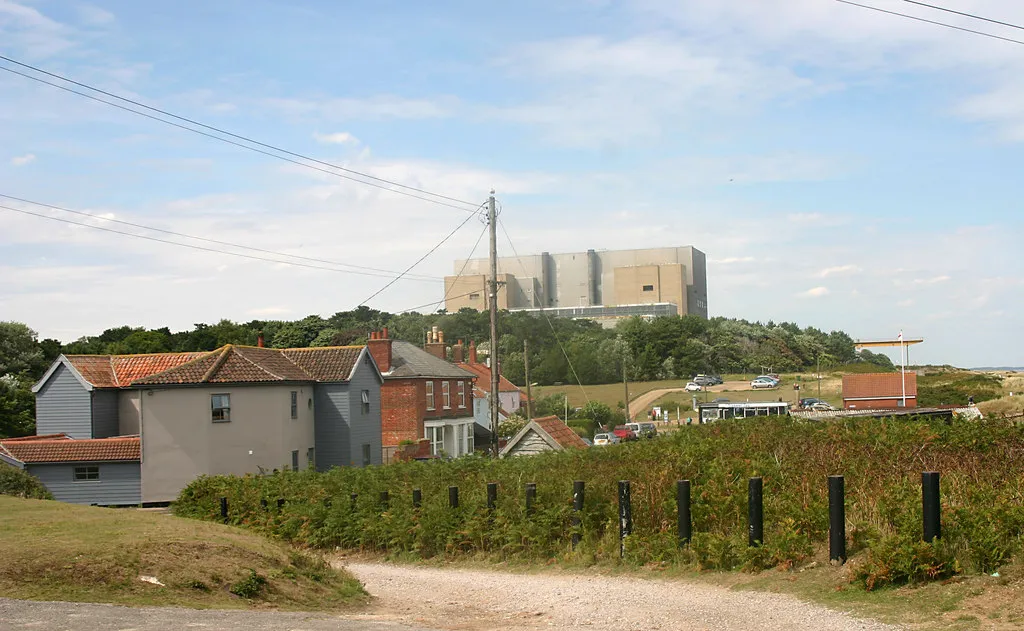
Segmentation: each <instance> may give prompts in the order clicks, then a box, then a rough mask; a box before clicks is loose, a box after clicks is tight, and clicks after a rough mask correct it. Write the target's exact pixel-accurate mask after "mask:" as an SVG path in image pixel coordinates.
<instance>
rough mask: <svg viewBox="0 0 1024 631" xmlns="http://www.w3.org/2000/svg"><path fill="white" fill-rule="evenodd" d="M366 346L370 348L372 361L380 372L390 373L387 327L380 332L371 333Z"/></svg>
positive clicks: (389, 348) (389, 340) (389, 343)
mask: <svg viewBox="0 0 1024 631" xmlns="http://www.w3.org/2000/svg"><path fill="white" fill-rule="evenodd" d="M366 345H367V346H368V347H369V348H370V354H371V355H373V361H375V362H377V367H378V368H379V369H380V371H381V372H382V373H386V372H390V370H391V338H390V337H388V327H384V328H383V329H381V330H380V331H371V332H370V341H369V342H367V344H366Z"/></svg>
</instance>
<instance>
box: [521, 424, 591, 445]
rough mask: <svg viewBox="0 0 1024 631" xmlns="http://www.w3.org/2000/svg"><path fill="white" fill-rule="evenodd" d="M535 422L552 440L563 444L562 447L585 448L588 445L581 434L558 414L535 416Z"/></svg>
mask: <svg viewBox="0 0 1024 631" xmlns="http://www.w3.org/2000/svg"><path fill="white" fill-rule="evenodd" d="M533 422H534V423H535V424H536V425H537V427H539V428H540V429H542V430H544V433H546V434H547V435H548V436H550V437H551V438H552V440H554V441H555V442H556V443H558V444H559V445H561V446H562V449H585V448H586V447H587V443H585V442H583V439H582V438H580V436H579V434H577V433H576V432H574V431H573V429H572V428H571V427H569V426H568V425H566V424H565V423H564V422H562V419H560V418H558V417H557V416H545V417H542V418H535V419H533Z"/></svg>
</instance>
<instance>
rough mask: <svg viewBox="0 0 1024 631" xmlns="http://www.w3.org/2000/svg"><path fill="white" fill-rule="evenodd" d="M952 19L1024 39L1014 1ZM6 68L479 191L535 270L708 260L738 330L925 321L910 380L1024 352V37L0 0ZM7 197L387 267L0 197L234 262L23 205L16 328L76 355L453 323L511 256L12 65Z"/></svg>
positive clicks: (834, 18)
mask: <svg viewBox="0 0 1024 631" xmlns="http://www.w3.org/2000/svg"><path fill="white" fill-rule="evenodd" d="M864 1H865V3H868V4H872V5H874V6H877V7H881V8H885V9H889V10H894V11H899V12H904V13H909V14H912V15H916V16H920V17H924V18H927V19H933V20H938V21H943V22H948V23H950V24H955V25H961V26H965V27H968V28H974V29H978V30H983V31H987V32H990V33H993V34H997V35H1000V36H1003V37H1009V38H1015V39H1021V40H1022V41H1024V32H1022V31H1019V30H1015V29H1011V28H1008V27H1002V26H998V25H995V24H990V23H985V22H980V21H977V20H970V19H968V18H965V17H961V16H956V15H952V14H949V13H942V12H938V11H934V10H931V9H927V8H925V7H920V6H916V5H913V4H911V3H909V2H905V1H902V0H864ZM935 3H937V4H942V5H943V6H945V7H948V8H951V9H956V10H959V11H965V12H973V13H977V14H980V15H983V16H986V17H990V18H993V19H999V20H1003V21H1007V22H1015V23H1018V24H1022V25H1024V3H1019V2H1015V1H1013V0H935ZM0 55H4V56H7V57H10V58H13V59H16V60H18V61H21V62H24V63H28V64H31V65H34V66H38V67H40V68H42V69H45V70H47V71H50V72H54V73H58V74H61V75H64V76H67V77H70V78H73V79H75V80H77V81H80V82H83V83H87V84H89V85H92V86H95V87H99V88H101V89H104V90H107V91H110V92H113V93H116V94H118V95H122V96H126V97H128V98H132V99H135V100H138V101H139V102H141V103H145V104H147V105H150V106H153V107H157V108H161V109H164V110H167V111H169V112H172V113H175V114H178V115H180V116H185V117H188V118H191V119H194V120H197V121H200V122H202V123H205V124H208V125H211V126H215V127H219V128H222V129H225V130H228V131H230V132H232V133H236V134H240V135H244V136H248V137H251V138H254V139H256V140H259V141H261V142H264V143H268V144H271V145H275V146H278V147H282V148H285V149H287V150H290V151H293V152H297V153H301V154H304V155H308V156H312V157H315V158H317V159H320V160H324V161H326V162H330V163H332V164H338V165H341V166H344V167H346V168H348V169H353V170H356V171H359V172H362V173H367V174H370V175H373V176H375V177H379V178H384V179H388V180H393V181H395V182H398V183H401V184H404V185H407V186H412V187H417V188H422V189H426V190H429V191H432V192H437V193H441V194H443V195H447V196H450V197H453V198H456V199H459V200H466V201H469V202H471V203H472V204H479V203H482V202H484V201H485V199H486V198H487V195H488V192H489V191H490V190H491V189H494V190H495V195H496V197H497V199H498V202H499V204H500V209H501V223H502V225H503V226H504V227H505V228H506V229H507V233H508V235H509V239H510V241H511V243H512V244H513V245H514V249H515V251H516V252H518V253H519V254H522V255H525V254H533V253H537V252H541V251H549V252H559V251H582V250H586V249H591V248H593V249H599V250H600V249H619V248H643V247H667V246H678V245H693V246H695V247H696V248H698V249H700V250H702V251H703V252H705V253H706V254H707V256H708V303H709V312H710V314H711V315H712V316H726V317H738V318H745V319H747V320H751V321H762V322H767V321H769V320H773V321H776V322H778V321H791V322H796V323H797V324H799V325H801V326H815V327H818V328H820V329H824V330H834V329H841V330H845V331H846V332H848V333H849V334H850V335H851V336H853V337H854V338H855V339H875V338H894V337H895V336H896V335H897V334H898V333H899V332H900V331H901V330H902V331H903V332H904V334H905V335H906V337H908V338H910V337H915V338H917V337H920V338H924V340H925V342H924V343H923V344H920V345H918V346H915V347H914V349H913V356H912V357H911V361H913V362H914V363H918V362H920V363H936V364H946V363H950V364H955V365H959V366H993V365H1016V366H1020V365H1024V342H1022V339H1024V336H1022V334H1021V331H1022V330H1024V315H1022V314H1024V308H1022V307H1024V274H1022V272H1024V247H1022V241H1024V225H1022V224H1024V219H1022V213H1021V212H1020V203H1021V199H1022V195H1021V193H1022V186H1024V180H1022V179H1021V177H1020V173H1021V172H1022V170H1024V85H1022V84H1021V82H1020V80H1019V77H1020V76H1022V74H1024V45H1020V44H1014V43H1010V42H1005V41H998V40H994V39H990V38H984V37H981V36H978V35H973V34H969V33H964V32H958V31H954V30H951V29H946V28H942V27H939V26H935V25H931V24H924V23H920V22H915V21H911V20H908V19H903V18H899V17H895V16H891V15H885V14H882V13H878V12H875V11H868V10H865V9H862V8H858V7H853V6H849V5H846V4H841V3H839V2H835V1H833V0H758V1H757V2H753V1H748V0H729V1H723V0H634V1H632V2H622V3H618V2H609V1H603V0H546V1H535V0H524V1H522V2H517V3H505V4H504V5H502V4H497V5H496V4H494V3H481V2H468V1H467V2H459V1H443V0H439V1H438V2H432V3H414V2H393V1H388V0H381V1H380V2H374V3H361V2H328V1H322V2H320V1H310V0H295V1H292V2H288V3H281V2H266V1H262V0H248V1H246V2H244V3H243V2H240V1H234V0H222V1H219V2H193V1H191V0H180V1H178V2H173V3H172V2H145V3H140V2H134V1H127V0H126V1H112V2H92V3H78V2H74V1H65V2H53V1H48V0H0ZM0 66H3V67H5V68H13V69H19V71H23V72H26V73H27V74H34V73H32V72H29V71H25V70H24V69H21V68H18V67H17V66H15V65H13V64H11V63H9V62H3V61H0ZM37 76H38V75H37ZM328 170H331V169H328ZM0 194H3V195H10V196H15V197H20V198H24V199H28V200H31V201H34V202H41V203H44V204H51V205H56V206H60V207H63V208H67V209H71V210H76V211H81V212H86V213H90V214H94V215H99V216H101V217H104V218H108V219H117V220H120V221H127V222H132V223H137V224H141V225H145V226H151V227H156V228H160V229H163V230H170V231H174V232H179V233H183V234H187V235H195V236H202V237H204V238H208V239H216V240H220V241H225V242H230V243H235V244H242V245H245V246H250V247H254V248H262V249H264V250H268V251H272V252H280V253H284V254H290V255H299V256H305V257H310V258H316V259H323V260H329V261H333V262H340V263H344V264H349V265H359V266H363V267H371V268H376V269H377V270H385V271H384V272H379V271H371V272H369V274H372V275H367V274H354V273H348V272H343V271H339V270H341V269H347V270H349V272H351V271H353V269H352V268H341V267H338V266H336V265H327V264H324V263H313V262H309V261H306V262H307V263H309V264H310V265H313V266H317V267H330V268H332V269H331V270H324V269H314V268H312V267H298V266H292V265H286V264H282V263H277V262H267V261H261V260H253V259H247V258H242V257H238V256H231V255H228V254H225V253H224V251H232V252H236V253H243V254H248V255H255V256H263V257H268V258H273V259H276V260H281V259H282V257H280V256H278V255H270V254H260V253H258V252H254V251H253V250H238V249H234V248H230V247H228V246H220V245H211V244H210V243H204V242H198V241H194V240H191V241H190V240H188V239H185V238H182V237H176V236H171V235H167V234H164V233H154V232H149V231H146V230H143V229H140V228H133V227H128V226H125V225H123V224H112V223H110V222H109V221H104V220H103V219H96V218H89V217H82V216H76V215H70V214H68V213H64V212H60V211H56V210H49V209H46V208H43V207H40V206H34V205H31V204H27V203H23V202H14V201H11V200H10V199H3V198H0V205H3V206H8V207H11V208H17V209H22V210H29V211H31V212H35V213H39V214H43V215H47V216H50V217H60V218H65V219H70V220H73V221H79V222H84V223H88V224H90V225H94V226H100V227H107V228H111V229H116V230H121V231H125V232H131V233H133V234H142V235H147V236H150V237H156V238H161V239H167V240H172V241H175V242H184V243H189V244H192V245H197V246H201V247H208V248H211V249H213V250H219V251H214V252H209V251H203V250H196V249H188V248H184V247H178V246H174V245H169V244H165V243H160V242H157V241H151V240H144V239H138V238H131V237H127V236H123V235H119V234H113V233H110V232H103V231H99V230H94V229H91V228H87V227H83V226H77V225H69V224H66V223H60V222H57V221H53V220H49V219H44V218H40V217H35V216H29V215H24V214H19V213H16V212H12V211H10V210H5V209H0V320H17V321H22V322H25V323H27V324H29V325H30V326H31V327H32V328H33V329H35V330H36V331H38V333H39V334H40V336H41V337H55V338H58V339H60V340H63V341H71V340H74V339H76V338H78V337H80V336H83V335H90V334H98V333H99V332H101V331H102V330H104V329H106V328H109V327H113V326H119V325H124V324H129V325H132V326H146V327H160V326H169V327H171V329H172V330H179V329H187V328H191V326H192V325H193V324H194V323H197V322H215V321H217V320H219V319H221V318H229V319H232V320H238V321H248V320H252V319H297V318H301V317H304V316H306V315H310V314H321V315H323V316H325V317H326V316H329V315H331V314H333V313H335V312H337V311H342V310H348V309H352V308H354V307H356V306H357V305H359V304H363V303H364V302H365V303H366V304H368V305H369V306H371V307H374V308H378V309H383V310H386V311H392V312H397V311H403V310H407V309H412V308H419V310H420V311H429V310H433V309H435V308H436V306H434V305H431V304H430V303H431V302H432V301H439V300H441V297H442V295H443V291H444V290H443V283H442V282H441V280H440V279H441V277H443V276H444V275H446V274H452V273H454V271H455V270H453V262H454V261H455V259H462V258H466V257H468V256H469V255H470V254H471V253H472V254H474V255H475V256H484V255H485V254H486V239H483V240H481V241H480V243H479V245H478V246H477V247H476V249H475V250H474V244H477V242H478V239H479V237H480V235H481V233H482V231H483V230H484V224H483V223H482V222H481V221H480V219H479V218H478V217H472V216H470V215H468V214H467V212H466V211H465V210H462V209H459V208H450V207H446V206H443V205H439V204H433V203H427V202H425V201H422V200H419V199H413V198H410V197H408V196H404V195H399V194H396V193H395V192H393V191H388V190H381V189H380V188H374V187H371V186H367V185H365V184H361V183H357V182H353V181H351V180H347V179H342V178H339V177H336V176H335V175H331V174H329V173H324V172H321V171H316V170H313V169H309V168H304V167H301V166H299V165H296V164H291V163H287V162H284V161H281V160H277V159H274V158H271V157H268V156H265V155H261V154H258V153H254V152H251V151H247V150H244V149H241V148H239V147H235V146H231V145H228V144H225V143H222V142H218V141H215V140H212V139H209V138H206V137H203V136H199V135H197V134H193V133H190V132H187V131H183V130H181V129H177V128H174V127H171V126H168V125H165V124H162V123H159V122H156V121H153V120H151V119H147V118H144V117H141V116H137V115H134V114H131V113H128V112H125V111H122V110H118V109H115V108H113V107H109V106H107V105H103V104H100V103H96V102H94V101H90V100H87V99H85V98H82V97H80V96H77V95H74V94H70V93H67V92H64V91H61V90H58V89H56V88H53V87H51V86H47V85H43V84H40V83H37V82H34V81H31V80H29V79H26V78H24V77H21V76H17V75H14V74H11V73H9V72H3V71H0ZM455 205H456V206H460V205H459V204H455ZM467 218H468V219H469V220H468V221H466V220H467ZM460 224H463V225H462V227H461V228H459V229H458V230H456V231H455V232H454V234H453V235H452V236H451V237H450V238H449V239H448V240H447V241H445V242H444V244H443V245H441V246H440V247H438V248H437V249H436V251H434V252H433V253H432V254H430V255H429V256H428V257H426V258H425V259H424V260H423V261H422V262H421V263H419V264H418V265H416V266H415V267H414V268H413V273H414V274H417V275H418V276H417V277H414V278H413V277H410V278H404V279H402V280H399V281H398V282H395V283H394V284H392V285H391V286H390V287H388V288H387V289H385V290H384V291H382V292H380V293H379V294H377V295H376V296H374V297H373V299H372V300H369V302H366V301H367V299H368V298H369V297H370V296H372V295H374V294H375V293H376V292H378V290H380V289H381V288H382V287H384V285H385V284H387V283H388V282H390V280H389V278H387V276H388V272H391V273H396V272H401V271H404V270H406V269H407V268H409V267H410V266H412V265H413V264H414V263H415V262H416V261H418V260H419V259H420V258H421V257H423V256H424V255H425V254H426V253H427V252H428V251H429V250H430V249H431V248H433V247H434V246H436V245H437V244H438V243H439V242H440V241H441V240H442V239H444V238H445V237H446V236H447V235H449V234H450V233H452V231H453V230H455V229H456V227H457V226H459V225H460ZM498 245H499V251H500V253H501V254H502V255H507V254H510V253H511V250H512V248H511V246H510V245H509V241H507V240H506V239H505V237H504V235H501V237H500V239H499V243H498ZM290 260H293V261H298V259H290ZM354 271H364V272H365V271H367V270H354ZM892 356H893V357H894V358H897V359H898V352H894V353H893V354H892Z"/></svg>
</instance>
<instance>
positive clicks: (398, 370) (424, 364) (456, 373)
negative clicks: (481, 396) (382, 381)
mask: <svg viewBox="0 0 1024 631" xmlns="http://www.w3.org/2000/svg"><path fill="white" fill-rule="evenodd" d="M384 377H385V378H386V379H388V378H389V379H398V378H409V377H438V378H445V379H467V380H468V379H476V378H477V374H476V373H474V372H470V371H468V370H466V369H464V368H459V367H458V366H456V365H455V364H452V363H449V362H447V361H445V360H443V359H441V358H440V357H436V356H434V355H431V354H430V353H428V352H427V351H425V350H423V349H422V348H420V347H419V346H416V345H415V344H410V343H409V342H403V341H402V340H393V341H392V342H391V370H390V371H388V372H387V374H385V375H384Z"/></svg>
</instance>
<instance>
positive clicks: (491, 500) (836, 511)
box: [219, 471, 942, 564]
mask: <svg viewBox="0 0 1024 631" xmlns="http://www.w3.org/2000/svg"><path fill="white" fill-rule="evenodd" d="M524 490H525V498H526V515H527V516H530V515H531V514H533V512H534V504H535V502H536V497H537V484H536V483H535V482H529V483H526V484H525V486H524ZM358 497H359V496H358V494H357V493H352V494H351V495H350V496H349V500H350V502H351V507H352V508H353V509H354V507H355V505H356V501H357V499H358ZM486 497H487V503H486V511H487V513H488V514H489V515H491V516H493V514H494V512H495V510H496V507H497V502H498V484H497V483H495V482H489V483H488V484H487V496H486ZM585 497H586V483H585V482H584V481H583V480H576V481H574V482H573V485H572V514H573V517H572V522H571V524H572V526H571V542H572V547H573V549H575V548H576V546H577V545H579V543H580V539H581V534H580V527H581V524H582V520H581V518H580V516H581V514H582V513H583V512H584V511H585V510H586V506H585ZM690 497H691V484H690V480H678V481H677V482H676V502H675V503H676V517H677V538H678V543H679V546H681V547H682V546H687V545H689V543H690V541H691V540H692V538H693V526H692V524H693V521H692V514H691V501H690ZM411 499H412V502H411V504H412V507H413V509H415V510H419V508H420V507H421V505H422V502H423V494H422V491H421V490H420V489H413V491H412V498H411ZM323 502H324V506H325V507H330V502H331V500H330V499H329V498H328V499H325V500H323ZM285 503H286V500H285V498H278V499H277V510H278V512H281V511H282V510H283V509H284V506H285ZM617 504H618V526H619V556H620V557H621V556H624V555H625V550H626V548H625V546H626V539H627V538H628V537H629V536H630V535H631V534H632V533H633V516H632V515H633V509H632V498H631V487H630V482H629V480H620V481H619V482H618V502H617ZM219 505H220V518H221V520H222V521H223V522H225V523H227V522H228V520H229V506H228V498H227V497H221V498H220V502H219ZM378 506H379V509H380V510H381V511H382V512H386V511H387V510H388V509H389V508H390V506H391V497H390V494H389V493H388V492H387V491H381V492H380V495H379V498H378ZM448 506H449V508H452V509H457V508H458V507H459V487H458V486H449V487H448ZM828 506H829V509H828V515H829V536H828V542H829V559H830V560H831V561H834V562H837V563H840V564H842V563H845V562H846V558H847V556H846V491H845V479H844V477H843V476H841V475H833V476H829V477H828ZM260 507H261V508H262V510H263V511H265V512H269V510H270V505H269V503H268V501H267V500H266V499H261V500H260ZM921 512H922V529H921V537H922V539H923V540H924V541H926V542H934V541H935V540H936V539H938V538H940V537H941V532H942V526H941V523H942V519H941V503H940V488H939V472H938V471H925V472H922V473H921ZM763 543H764V480H763V478H761V477H753V478H750V479H749V480H748V481H747V545H748V546H750V547H758V546H761V545H762V544H763Z"/></svg>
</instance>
